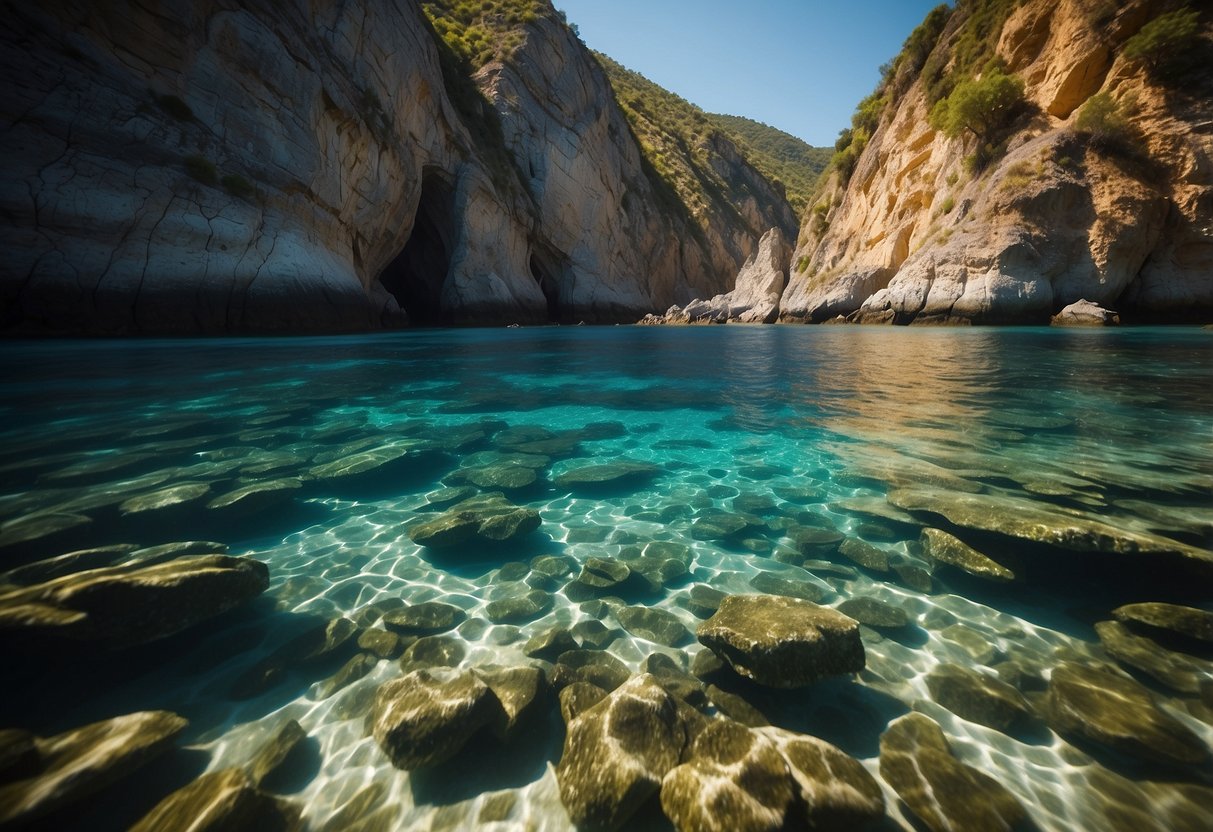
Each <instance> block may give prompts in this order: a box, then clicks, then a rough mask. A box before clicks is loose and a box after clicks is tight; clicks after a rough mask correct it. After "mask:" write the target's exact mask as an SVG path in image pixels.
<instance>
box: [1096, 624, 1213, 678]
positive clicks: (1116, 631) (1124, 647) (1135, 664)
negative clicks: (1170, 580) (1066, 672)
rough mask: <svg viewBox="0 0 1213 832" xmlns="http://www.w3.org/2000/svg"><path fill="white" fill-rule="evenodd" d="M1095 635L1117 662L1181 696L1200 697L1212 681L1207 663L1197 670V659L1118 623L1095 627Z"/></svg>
mask: <svg viewBox="0 0 1213 832" xmlns="http://www.w3.org/2000/svg"><path fill="white" fill-rule="evenodd" d="M1095 634H1096V635H1097V636H1099V642H1100V644H1102V645H1103V648H1104V650H1106V651H1107V652H1108V655H1109V656H1111V657H1112V658H1114V659H1116V661H1118V662H1120V663H1121V664H1122V665H1124V666H1126V667H1130V668H1133V669H1134V670H1138V671H1140V672H1142V673H1144V674H1146V675H1147V676H1152V677H1153V678H1155V679H1157V680H1158V681H1159V682H1161V683H1162V684H1164V685H1166V686H1167V687H1169V688H1171V689H1172V690H1176V691H1179V692H1180V693H1200V691H1201V686H1202V685H1204V684H1207V683H1208V681H1209V679H1211V678H1213V675H1210V670H1213V667H1211V666H1210V665H1209V664H1208V663H1207V662H1203V663H1202V664H1203V667H1202V666H1198V665H1197V661H1198V660H1197V659H1191V658H1185V657H1183V656H1181V655H1180V654H1178V653H1173V652H1172V651H1170V650H1167V649H1166V648H1164V647H1162V646H1161V645H1159V644H1158V643H1157V642H1155V641H1154V640H1152V639H1149V638H1146V637H1145V636H1139V635H1137V634H1136V633H1133V632H1132V631H1130V630H1129V628H1128V627H1126V626H1125V625H1124V624H1121V623H1120V622H1119V621H1100V622H1099V623H1098V624H1096V625H1095Z"/></svg>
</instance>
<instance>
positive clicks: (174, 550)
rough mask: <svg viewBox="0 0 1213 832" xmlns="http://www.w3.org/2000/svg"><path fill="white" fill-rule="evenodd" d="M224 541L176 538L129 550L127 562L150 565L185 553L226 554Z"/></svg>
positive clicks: (226, 547)
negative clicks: (170, 541)
mask: <svg viewBox="0 0 1213 832" xmlns="http://www.w3.org/2000/svg"><path fill="white" fill-rule="evenodd" d="M227 550H228V546H227V544H226V543H218V542H216V541H214V540H178V541H175V542H173V543H161V544H160V545H159V546H147V547H144V548H142V549H136V550H135V551H133V552H131V554H130V557H129V558H128V562H129V563H138V564H141V565H143V566H150V565H152V564H153V563H164V562H165V561H169V560H173V559H174V558H181V557H185V556H186V555H226V554H227Z"/></svg>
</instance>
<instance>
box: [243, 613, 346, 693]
mask: <svg viewBox="0 0 1213 832" xmlns="http://www.w3.org/2000/svg"><path fill="white" fill-rule="evenodd" d="M357 634H358V625H356V624H355V623H354V622H353V621H350V620H349V619H348V618H334V619H332V620H330V621H321V622H317V623H315V624H313V625H312V626H310V627H308V628H307V629H306V630H304V631H303V632H302V633H300V634H299V635H297V636H295V637H294V638H292V639H291V640H290V641H287V642H286V643H285V644H283V645H281V646H280V647H278V648H277V649H276V650H274V652H272V653H270V654H269V655H268V656H266V657H265V658H263V659H261V660H260V661H258V662H256V663H255V664H254V665H253V666H252V667H250V668H248V669H247V670H245V671H244V672H243V673H242V674H240V676H239V677H238V678H237V679H236V681H235V682H234V683H233V684H232V687H231V689H230V690H229V691H228V696H230V697H232V698H233V699H251V698H252V697H254V696H258V695H260V694H262V693H264V692H265V691H267V690H269V689H270V688H272V687H273V686H275V685H277V684H278V683H279V682H281V681H282V680H283V678H284V677H285V676H286V673H287V671H289V670H290V669H291V668H292V667H298V666H304V665H308V664H315V663H318V662H322V661H324V660H326V659H328V658H329V657H330V656H333V655H335V654H337V653H338V652H339V651H341V650H342V649H343V648H344V647H345V646H346V645H347V644H349V642H350V640H351V639H352V638H354V637H355V636H356V635H357Z"/></svg>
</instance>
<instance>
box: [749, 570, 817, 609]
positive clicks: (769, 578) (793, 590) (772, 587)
mask: <svg viewBox="0 0 1213 832" xmlns="http://www.w3.org/2000/svg"><path fill="white" fill-rule="evenodd" d="M750 586H752V587H754V589H756V590H758V591H759V592H761V593H763V594H764V595H786V596H787V597H789V598H803V599H804V600H806V601H813V602H814V603H816V602H818V601H820V600H821V599H823V598H825V597H826V592H827V591H826V590H824V589H822V588H821V587H819V586H817V585H816V584H813V583H810V582H808V581H794V580H792V579H790V578H781V577H779V576H778V575H776V574H774V573H773V572H759V573H758V574H757V575H755V576H754V577H752V578H750Z"/></svg>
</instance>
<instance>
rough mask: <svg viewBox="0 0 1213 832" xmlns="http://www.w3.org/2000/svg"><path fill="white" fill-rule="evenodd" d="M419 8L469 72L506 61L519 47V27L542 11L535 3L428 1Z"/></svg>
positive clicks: (521, 0)
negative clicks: (492, 63)
mask: <svg viewBox="0 0 1213 832" xmlns="http://www.w3.org/2000/svg"><path fill="white" fill-rule="evenodd" d="M421 7H422V9H423V10H424V11H425V15H426V17H428V18H429V20H430V23H431V24H432V25H433V27H434V31H436V32H437V33H438V34H439V35H440V36H441V37H442V39H443V40H444V41H445V42H446V43H447V45H448V46H450V47H451V50H452V51H453V52H454V53H455V54H456V55H457V56H459V58H460V59H462V60H463V61H465V62H466V63H467V64H468V65H469V66H470V67H472V68H473V69H479V68H480V67H482V66H484V65H485V64H487V63H489V62H490V61H494V60H497V61H504V60H509V58H510V57H511V56H512V55H513V54H514V51H515V50H516V49H517V48H518V47H519V46H521V45H522V42H523V34H522V31H521V27H522V26H523V25H525V24H527V23H532V22H534V21H535V20H536V19H537V18H539V17H540V15H541V14H542V13H543V11H544V7H543V4H542V3H540V2H538V0H428V2H423V3H422V4H421Z"/></svg>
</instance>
